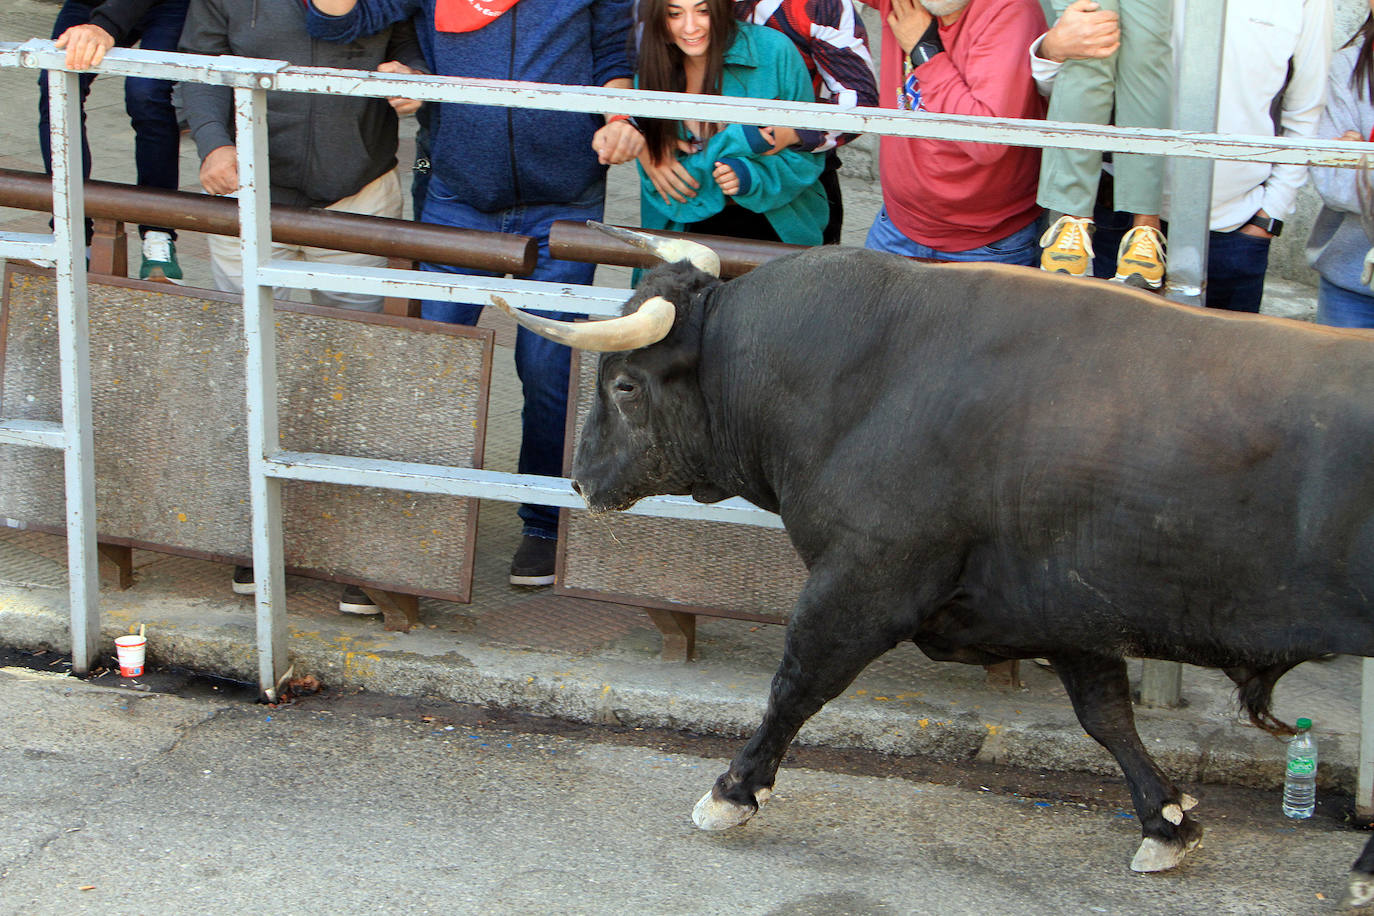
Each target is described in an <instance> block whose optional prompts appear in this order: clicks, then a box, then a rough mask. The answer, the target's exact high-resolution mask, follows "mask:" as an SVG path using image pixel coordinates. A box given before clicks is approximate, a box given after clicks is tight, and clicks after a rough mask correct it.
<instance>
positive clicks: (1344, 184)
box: [1307, 46, 1374, 296]
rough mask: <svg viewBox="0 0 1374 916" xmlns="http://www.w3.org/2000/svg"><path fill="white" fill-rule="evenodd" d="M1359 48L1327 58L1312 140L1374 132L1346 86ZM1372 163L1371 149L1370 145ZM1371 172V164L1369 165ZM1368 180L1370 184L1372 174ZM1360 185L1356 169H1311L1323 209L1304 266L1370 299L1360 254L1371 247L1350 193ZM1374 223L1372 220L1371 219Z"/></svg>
mask: <svg viewBox="0 0 1374 916" xmlns="http://www.w3.org/2000/svg"><path fill="white" fill-rule="evenodd" d="M1359 50H1360V49H1359V47H1358V46H1356V47H1350V48H1342V49H1341V50H1340V51H1338V52H1337V53H1336V55H1335V56H1334V57H1333V58H1332V59H1331V83H1330V86H1329V89H1328V93H1327V100H1326V110H1325V111H1324V112H1322V117H1321V124H1320V125H1319V126H1318V128H1317V136H1318V137H1320V138H1322V139H1324V140H1327V139H1332V140H1333V139H1336V138H1337V137H1339V136H1340V135H1341V134H1343V133H1345V132H1346V131H1347V130H1354V131H1358V132H1359V134H1360V136H1361V137H1364V138H1366V139H1368V138H1369V136H1370V131H1371V130H1374V104H1371V102H1370V100H1369V99H1367V98H1360V97H1359V95H1358V94H1357V92H1356V90H1355V88H1354V87H1352V86H1351V85H1350V74H1351V72H1352V71H1353V69H1354V66H1355V56H1356V55H1357V54H1358V53H1359ZM1370 153H1371V154H1372V156H1371V158H1374V145H1371V146H1370ZM1371 167H1374V162H1371ZM1368 177H1369V179H1370V180H1371V181H1372V182H1374V174H1370V175H1369V176H1368ZM1363 180H1365V176H1364V175H1361V174H1360V172H1359V170H1357V169H1335V168H1315V167H1314V168H1313V169H1312V184H1313V186H1314V187H1316V189H1317V193H1318V194H1320V195H1321V198H1322V202H1323V203H1324V204H1325V206H1323V207H1322V210H1321V212H1320V213H1319V214H1317V221H1316V223H1315V224H1313V226H1312V234H1311V235H1310V236H1309V237H1308V239H1307V263H1308V264H1311V265H1312V266H1313V267H1315V268H1316V270H1317V273H1319V274H1321V275H1322V277H1324V278H1325V279H1326V281H1327V282H1328V283H1331V284H1334V285H1335V286H1339V287H1342V288H1343V289H1349V290H1353V291H1355V292H1357V293H1363V294H1364V295H1366V296H1368V295H1370V290H1369V287H1367V286H1365V285H1364V284H1362V283H1361V282H1360V271H1361V269H1362V268H1363V267H1364V255H1365V252H1367V251H1368V250H1369V249H1370V246H1371V245H1374V239H1370V237H1369V236H1367V235H1366V234H1365V231H1364V226H1363V224H1362V222H1361V220H1360V201H1359V196H1358V195H1357V193H1356V190H1355V183H1356V182H1357V181H1363ZM1371 222H1372V223H1374V215H1371Z"/></svg>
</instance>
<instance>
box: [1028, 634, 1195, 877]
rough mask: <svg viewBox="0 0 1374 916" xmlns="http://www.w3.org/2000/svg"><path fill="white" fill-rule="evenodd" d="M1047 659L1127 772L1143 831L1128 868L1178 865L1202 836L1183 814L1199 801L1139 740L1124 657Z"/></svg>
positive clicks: (1087, 723) (1086, 725)
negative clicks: (1183, 789)
mask: <svg viewBox="0 0 1374 916" xmlns="http://www.w3.org/2000/svg"><path fill="white" fill-rule="evenodd" d="M1051 661H1052V662H1053V663H1054V670H1055V671H1056V672H1058V673H1059V678H1060V680H1062V681H1063V682H1064V687H1065V688H1066V689H1067V690H1068V692H1069V698H1070V699H1071V700H1072V701H1073V709H1074V712H1075V713H1077V714H1078V721H1079V722H1080V723H1081V724H1082V726H1083V729H1084V731H1086V732H1087V733H1088V734H1089V735H1091V736H1092V737H1093V738H1094V739H1095V740H1096V741H1097V743H1098V744H1101V745H1102V746H1103V747H1105V748H1106V749H1107V750H1109V751H1111V753H1112V756H1113V757H1115V758H1116V762H1117V763H1118V764H1120V765H1121V770H1122V772H1123V773H1125V774H1126V784H1127V785H1128V786H1130V789H1131V799H1132V801H1134V802H1135V813H1136V816H1137V817H1138V818H1139V819H1140V830H1141V833H1142V834H1143V835H1144V839H1143V840H1141V843H1140V849H1139V850H1137V851H1136V854H1135V858H1134V859H1132V860H1131V868H1132V869H1133V870H1134V871H1165V870H1166V869H1170V868H1173V867H1174V866H1176V865H1178V864H1179V863H1180V862H1182V861H1183V857H1184V855H1185V854H1186V853H1187V852H1188V850H1190V849H1192V848H1193V847H1194V846H1197V845H1198V843H1200V842H1201V841H1202V826H1201V825H1200V824H1198V823H1197V821H1195V820H1193V819H1192V817H1190V816H1189V815H1188V814H1187V811H1188V809H1189V808H1192V807H1193V805H1195V804H1197V801H1196V799H1193V798H1192V797H1191V796H1188V795H1184V794H1182V793H1181V792H1179V791H1178V789H1177V788H1176V787H1175V786H1174V784H1173V783H1172V782H1170V781H1169V779H1168V777H1166V776H1165V775H1164V772H1163V771H1162V770H1160V768H1159V767H1158V766H1157V765H1156V764H1155V762H1154V760H1153V759H1151V757H1150V755H1149V753H1148V752H1147V751H1146V750H1145V746H1144V745H1143V744H1142V743H1141V741H1140V735H1139V734H1137V733H1136V730H1135V712H1134V711H1133V710H1132V708H1131V696H1130V682H1129V681H1128V680H1127V678H1126V663H1125V661H1123V660H1122V659H1119V658H1108V657H1104V656H1091V655H1069V656H1064V655H1058V656H1055V657H1054V658H1052V659H1051Z"/></svg>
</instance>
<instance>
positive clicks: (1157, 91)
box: [1036, 0, 1174, 216]
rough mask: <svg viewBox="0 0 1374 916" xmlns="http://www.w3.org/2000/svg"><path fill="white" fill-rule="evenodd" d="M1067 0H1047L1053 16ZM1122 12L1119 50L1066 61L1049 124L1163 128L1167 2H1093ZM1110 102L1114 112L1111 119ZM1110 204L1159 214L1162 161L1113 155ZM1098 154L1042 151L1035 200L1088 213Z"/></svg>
mask: <svg viewBox="0 0 1374 916" xmlns="http://www.w3.org/2000/svg"><path fill="white" fill-rule="evenodd" d="M1070 2H1071V0H1053V4H1054V10H1055V13H1056V18H1058V15H1060V14H1062V13H1063V12H1064V8H1065V7H1067V6H1068V5H1069V3H1070ZM1098 2H1099V3H1100V4H1101V7H1102V8H1103V9H1110V10H1116V11H1117V13H1118V14H1120V16H1121V48H1120V49H1119V50H1118V51H1117V52H1116V53H1115V54H1113V55H1112V56H1111V57H1109V58H1107V59H1105V60H1071V61H1066V62H1065V63H1064V66H1063V67H1062V68H1061V69H1060V71H1059V74H1058V76H1056V77H1055V81H1054V94H1053V95H1052V96H1051V97H1050V110H1049V119H1050V120H1051V121H1076V122H1079V123H1084V124H1113V123H1114V124H1116V125H1117V126H1118V127H1168V126H1169V114H1170V109H1171V107H1172V106H1171V104H1170V102H1171V99H1172V96H1173V69H1174V68H1173V51H1172V49H1171V46H1170V43H1169V29H1170V12H1171V7H1172V5H1173V4H1172V2H1171V0H1098ZM1113 107H1115V111H1116V117H1115V118H1113V117H1112V111H1113ZM1113 163H1114V168H1113V171H1114V173H1115V175H1116V201H1115V209H1117V210H1124V211H1126V212H1127V213H1139V214H1148V215H1155V214H1158V213H1159V209H1160V197H1161V194H1162V191H1163V184H1164V159H1163V158H1162V157H1160V156H1140V155H1134V154H1129V153H1117V154H1115V156H1114V157H1113ZM1101 171H1102V154H1101V153H1100V152H1097V151H1094V150H1067V149H1051V148H1048V147H1047V148H1046V149H1045V151H1044V153H1043V156H1042V158H1041V160H1040V191H1039V193H1038V194H1037V196H1036V201H1037V202H1038V203H1039V204H1040V206H1042V207H1044V208H1045V209H1047V210H1053V211H1055V212H1058V213H1066V214H1069V215H1070V216H1091V215H1092V212H1093V205H1094V204H1095V203H1096V202H1097V179H1098V175H1099V174H1100V173H1101Z"/></svg>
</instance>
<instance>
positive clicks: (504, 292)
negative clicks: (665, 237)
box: [258, 261, 630, 316]
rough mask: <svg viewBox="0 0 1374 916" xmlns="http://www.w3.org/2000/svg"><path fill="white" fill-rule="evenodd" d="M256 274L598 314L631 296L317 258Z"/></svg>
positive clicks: (309, 285)
mask: <svg viewBox="0 0 1374 916" xmlns="http://www.w3.org/2000/svg"><path fill="white" fill-rule="evenodd" d="M258 277H259V278H260V279H261V281H262V282H263V283H266V284H267V285H269V286H282V287H291V288H293V289H318V290H325V291H328V292H351V293H377V294H380V295H387V296H400V297H402V298H409V299H448V300H456V301H467V302H476V303H479V304H482V305H489V304H490V303H491V299H490V296H491V295H492V294H495V295H497V296H501V297H502V298H504V299H505V300H506V301H507V302H508V303H510V304H511V305H513V306H515V307H517V308H524V309H532V310H534V311H540V312H577V313H580V314H584V315H600V316H612V315H619V314H620V308H621V306H623V305H624V304H625V300H626V299H628V298H629V296H630V291H629V290H626V289H619V288H612V287H606V286H578V285H577V284H572V283H568V284H565V283H547V282H544V281H541V280H512V279H507V278H505V277H474V276H468V275H466V274H450V273H441V272H437V271H414V270H397V269H395V268H392V267H352V266H346V265H339V264H322V263H319V262H317V261H269V262H268V263H267V264H266V265H264V266H263V268H262V269H261V270H260V271H259V272H258Z"/></svg>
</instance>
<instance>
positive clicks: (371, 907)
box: [0, 668, 1365, 916]
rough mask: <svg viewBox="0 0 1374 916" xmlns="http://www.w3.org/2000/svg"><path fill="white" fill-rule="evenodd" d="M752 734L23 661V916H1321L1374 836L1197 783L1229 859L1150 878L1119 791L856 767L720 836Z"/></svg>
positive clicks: (6, 792) (17, 807) (3, 835)
mask: <svg viewBox="0 0 1374 916" xmlns="http://www.w3.org/2000/svg"><path fill="white" fill-rule="evenodd" d="M102 680H104V679H102ZM109 680H111V681H113V682H114V683H119V682H118V681H117V680H115V679H113V678H109ZM172 686H174V687H175V686H177V685H175V684H173V685H172ZM491 715H499V714H491ZM474 723H477V724H474ZM482 723H486V724H482ZM491 723H499V726H497V725H493V724H491ZM522 723H523V724H522ZM734 744H735V742H733V741H722V740H720V739H713V740H702V741H698V740H696V739H692V738H690V737H688V736H680V735H672V734H667V733H653V732H644V733H637V732H635V731H633V730H626V729H620V730H614V731H612V730H598V729H594V728H590V727H587V726H575V727H568V728H561V727H559V726H558V725H557V724H556V723H555V724H552V725H551V724H549V723H538V722H536V721H534V720H528V721H526V720H519V719H513V718H510V717H501V718H496V719H493V718H490V717H489V716H488V714H487V713H484V712H483V711H481V710H473V709H471V708H468V707H456V706H453V705H452V704H445V703H441V702H438V701H424V700H393V699H388V698H376V697H368V696H359V695H354V696H312V697H305V698H302V699H301V700H299V701H297V702H296V703H294V704H293V705H287V706H281V707H276V708H269V707H264V706H259V705H255V704H253V703H251V702H248V701H246V700H245V699H244V698H243V697H242V696H241V695H232V691H230V690H228V689H224V690H221V689H219V688H218V687H209V686H206V685H200V686H194V685H193V686H189V687H188V686H185V685H182V686H181V695H176V694H161V693H153V692H147V691H140V690H131V689H126V688H120V687H106V686H101V683H99V682H97V683H87V682H82V681H78V680H73V679H70V678H65V677H61V676H58V675H54V674H49V673H36V672H33V671H29V670H23V669H19V668H0V774H3V775H0V805H2V806H3V811H4V813H5V817H4V818H3V819H0V912H5V913H16V914H17V913H25V914H44V913H62V914H69V913H86V912H101V913H106V914H138V913H146V914H170V913H197V914H200V913H235V914H237V913H245V912H259V913H270V914H275V913H302V914H305V913H321V912H331V913H391V912H395V913H407V914H421V913H446V914H452V913H482V914H505V913H521V914H523V913H533V912H541V913H542V912H549V913H560V914H563V913H567V914H581V913H587V914H620V913H634V914H660V913H661V914H676V913H684V914H685V913H691V914H697V913H703V914H707V913H722V914H727V913H728V914H749V913H758V914H789V916H792V914H827V916H844V914H869V913H873V914H878V913H881V914H894V913H897V914H900V913H940V914H945V913H977V914H986V913H994V912H996V913H1002V912H1014V913H1018V914H1036V913H1047V914H1049V913H1053V914H1060V913H1131V914H1139V913H1198V912H1204V911H1206V912H1210V913H1246V914H1251V913H1284V914H1290V913H1313V912H1317V913H1319V912H1336V911H1337V910H1338V905H1337V901H1338V900H1339V896H1340V893H1341V890H1342V887H1343V883H1344V875H1345V871H1346V868H1347V867H1348V866H1349V863H1350V862H1351V861H1352V860H1353V859H1354V857H1355V855H1356V854H1357V852H1358V851H1359V847H1360V845H1361V842H1362V841H1363V839H1364V836H1365V834H1363V833H1360V832H1358V831H1355V830H1352V829H1350V828H1348V827H1345V826H1343V825H1342V824H1341V823H1340V820H1339V817H1338V816H1334V815H1333V810H1336V809H1338V808H1339V806H1338V805H1335V804H1328V805H1327V806H1326V807H1327V808H1329V809H1332V810H1323V811H1322V812H1319V816H1318V817H1316V818H1314V819H1313V820H1312V821H1309V822H1305V823H1302V824H1294V823H1292V822H1288V821H1285V820H1284V819H1283V818H1282V817H1281V816H1280V814H1279V811H1278V809H1279V800H1278V798H1277V797H1276V796H1275V794H1274V793H1259V792H1251V791H1248V790H1242V789H1235V788H1222V787H1213V786H1202V787H1190V789H1192V790H1194V791H1196V793H1197V794H1198V795H1199V796H1201V798H1202V805H1201V807H1200V808H1199V811H1198V813H1199V814H1200V815H1201V816H1202V817H1203V819H1204V821H1205V823H1206V824H1207V827H1208V834H1207V838H1206V843H1205V846H1204V847H1203V848H1202V849H1200V850H1198V851H1196V852H1195V853H1193V855H1192V857H1191V858H1190V860H1189V863H1188V864H1187V865H1186V866H1185V867H1184V868H1182V869H1181V870H1178V871H1177V872H1175V873H1173V874H1167V875H1154V876H1141V875H1135V874H1132V873H1131V872H1130V871H1129V870H1128V868H1127V863H1128V862H1129V860H1130V858H1131V855H1132V853H1133V852H1134V850H1135V847H1136V844H1137V843H1138V840H1139V832H1138V828H1137V826H1136V822H1135V820H1134V818H1133V817H1132V816H1131V815H1130V814H1129V812H1128V811H1126V810H1125V809H1124V808H1123V805H1124V804H1125V803H1126V802H1125V794H1124V791H1122V790H1121V788H1120V785H1119V782H1117V781H1113V780H1106V781H1094V780H1092V779H1091V778H1090V777H1084V778H1083V779H1081V780H1079V779H1076V778H1074V777H1069V778H1067V779H1064V778H1062V777H1056V776H1051V775H1047V774H1038V773H1035V772H1030V771H1019V770H1011V769H990V768H963V767H938V766H931V765H928V764H923V763H922V762H921V761H903V760H894V759H892V758H882V757H879V756H877V755H872V754H868V755H858V756H849V755H845V754H836V753H834V752H830V753H829V754H826V753H821V754H816V755H811V756H809V757H807V756H805V755H803V757H802V758H799V762H800V763H801V765H800V766H790V767H788V768H786V769H784V771H783V772H782V775H781V777H780V779H779V782H778V791H777V794H776V795H775V796H774V798H773V800H772V801H771V802H770V803H769V804H768V805H767V806H766V807H765V808H764V810H763V811H762V812H761V814H760V815H759V816H758V817H756V818H755V819H754V820H753V821H752V822H750V823H749V824H747V825H745V826H744V827H742V828H738V829H736V830H733V831H728V832H725V833H719V834H708V833H704V832H701V831H699V830H697V829H695V828H694V827H693V826H692V824H691V821H690V817H689V814H690V811H691V808H692V805H693V803H694V802H695V801H696V799H697V798H698V797H699V796H700V795H701V794H702V793H703V792H705V791H706V790H707V789H708V788H709V786H710V785H711V782H712V781H713V780H714V778H715V777H716V775H717V774H718V773H719V772H720V771H721V770H722V769H723V767H724V764H725V760H724V757H725V755H727V754H728V753H729V752H730V749H731V748H733V746H734ZM819 767H830V768H831V769H822V768H819ZM836 770H840V771H839V772H837V771H836ZM893 774H917V775H918V777H919V778H910V777H909V776H908V775H893ZM931 780H934V781H931Z"/></svg>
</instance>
